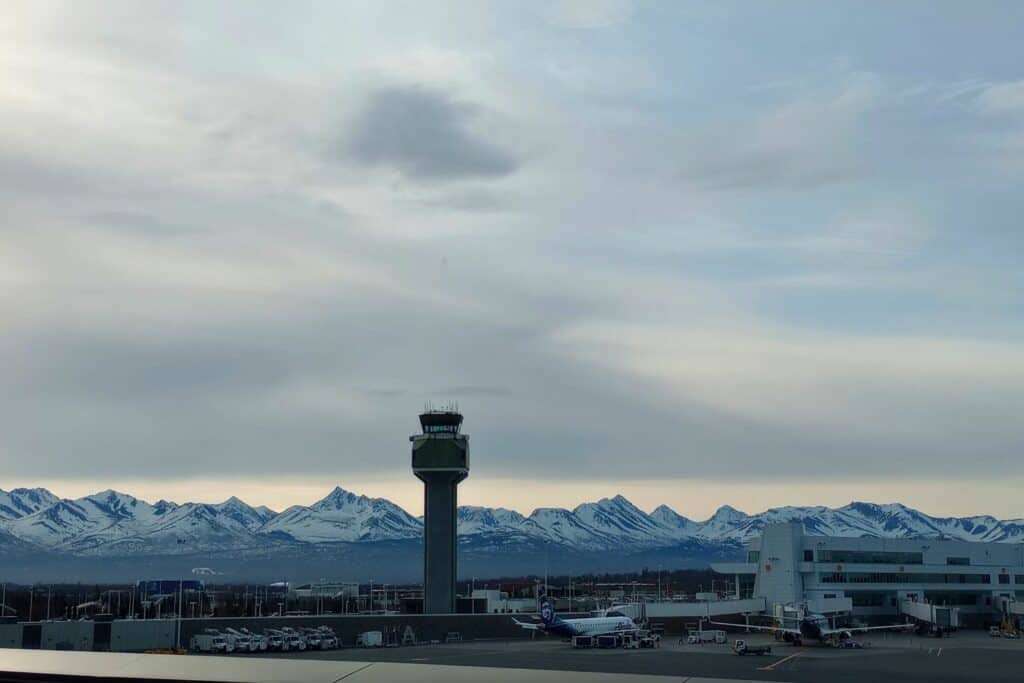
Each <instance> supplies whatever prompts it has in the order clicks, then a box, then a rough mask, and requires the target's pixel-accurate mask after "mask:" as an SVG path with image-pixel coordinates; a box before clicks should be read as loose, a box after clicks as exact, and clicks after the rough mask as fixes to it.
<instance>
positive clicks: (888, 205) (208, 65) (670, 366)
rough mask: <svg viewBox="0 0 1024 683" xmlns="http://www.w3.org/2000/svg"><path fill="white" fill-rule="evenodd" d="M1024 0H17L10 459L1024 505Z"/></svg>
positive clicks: (298, 498)
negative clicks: (431, 461)
mask: <svg viewBox="0 0 1024 683" xmlns="http://www.w3.org/2000/svg"><path fill="white" fill-rule="evenodd" d="M1022 25H1024V5H1022V4H1020V3H1016V2H1005V3H987V2H980V3H961V2H953V3H936V2H919V3H915V2H901V3H887V2H878V3H873V4H872V3H862V2H856V3H839V2H829V3H818V2H814V3H806V4H805V3H799V2H774V3H751V2H741V3H729V2H720V1H717V0H716V1H715V2H709V3H706V4H699V3H673V2H657V3H650V4H647V3H633V2H628V1H627V0H593V1H592V2H560V3H559V2H554V3H547V2H545V3H540V2H538V3H524V2H518V1H517V2H512V1H509V2H499V3H488V2H479V1H476V0H473V1H471V2H470V1H467V2H450V3H441V2H429V3H428V2H407V3H391V2H379V1H375V2H366V3H351V2H350V3H338V2H328V3H306V2H301V3H281V2H252V1H247V2H237V3H210V2H195V3H193V2H183V1H182V0H174V1H173V2H166V3H158V2H143V3H140V2H135V1H131V2H125V3H117V4H112V3H102V2H66V3H50V2H36V1H32V2H24V3H16V2H8V3H5V5H4V11H3V13H2V14H0V73H2V78H0V207H2V209H0V215H2V217H3V220H2V224H0V230H2V240H0V325H2V329H3V334H2V335H0V377H2V378H3V379H2V382H0V415H2V417H0V488H7V489H9V488H11V487H12V486H15V485H43V486H48V487H50V488H52V489H53V490H54V491H55V492H56V493H58V494H61V495H68V496H70V495H81V494H83V493H87V492H90V491H94V490H97V489H100V488H106V487H108V486H113V487H115V488H121V489H124V490H127V491H128V492H129V493H134V494H136V495H140V496H142V497H147V498H150V499H154V498H159V497H169V498H176V499H178V500H185V499H196V498H200V499H206V500H221V499H223V498H226V497H227V496H229V495H231V494H238V495H241V496H243V497H244V498H246V499H247V500H249V501H250V502H252V503H265V504H268V505H271V506H272V507H278V508H280V507H284V506H286V505H288V504H291V503H296V502H302V503H309V502H312V501H313V500H315V499H316V498H318V497H320V496H322V495H323V494H325V493H326V492H327V491H328V490H330V489H331V488H332V487H333V486H334V485H336V484H340V485H342V486H344V487H346V488H349V489H351V490H355V491H357V492H365V493H371V494H376V495H386V496H388V497H390V498H392V499H393V500H395V501H396V502H399V503H401V504H403V505H405V506H406V507H408V508H409V509H410V510H411V511H414V512H415V511H417V510H418V509H419V507H420V505H421V501H420V499H419V497H420V493H419V484H418V482H416V480H415V479H413V478H412V476H411V474H410V472H409V470H408V466H409V443H408V440H407V437H408V435H409V434H411V433H413V432H414V431H417V427H418V425H417V423H416V413H417V412H418V411H419V410H420V409H421V408H422V407H423V404H424V402H425V401H427V400H432V401H434V402H435V403H443V402H445V401H447V400H457V401H458V402H459V405H460V406H461V408H462V410H463V412H464V413H465V415H466V422H465V428H466V431H468V432H469V433H470V434H471V435H472V438H471V443H472V467H473V470H472V473H471V477H470V479H469V480H468V481H467V482H466V483H465V484H463V486H462V489H461V494H462V500H463V501H464V502H472V503H480V504H489V505H497V504H501V505H504V506H506V507H512V508H516V509H520V510H522V511H524V512H528V511H529V510H530V509H532V508H533V507H534V506H536V505H560V506H571V505H574V504H576V503H579V502H581V501H583V500H588V499H595V498H597V497H600V496H603V495H613V494H615V493H619V492H623V493H625V494H626V495H628V496H629V497H630V498H631V499H633V500H634V501H635V502H636V503H637V504H638V505H640V506H641V507H643V508H645V509H651V508H653V507H654V506H656V505H657V504H659V503H663V502H664V503H668V504H669V505H671V506H672V507H674V508H675V509H677V510H678V511H679V512H680V513H683V514H687V515H691V516H695V517H701V516H706V515H707V514H709V513H710V512H711V511H712V510H713V509H714V508H715V507H717V506H718V505H719V504H723V503H729V504H732V505H734V506H736V507H738V508H742V509H746V510H747V511H749V512H755V511H757V510H758V509H763V508H764V507H766V506H768V505H777V504H787V503H789V504H812V503H815V504H817V503H825V504H843V503H846V502H849V501H850V500H855V499H856V500H870V501H877V502H889V501H895V500H899V501H901V502H905V503H907V504H911V505H919V506H922V507H923V508H924V509H925V510H926V511H927V512H931V513H933V514H967V513H992V514H996V515H1000V516H1003V517H1021V516H1024V507H1022V506H1021V497H1020V491H1021V490H1022V486H1024V458H1022V455H1024V345H1022V342H1024V270H1022V268H1021V257H1022V255H1024V225H1022V215H1024V197H1022V192H1021V188H1022V187H1024V42H1022V41H1021V34H1020V30H1021V26H1022Z"/></svg>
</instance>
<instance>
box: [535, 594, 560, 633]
mask: <svg viewBox="0 0 1024 683" xmlns="http://www.w3.org/2000/svg"><path fill="white" fill-rule="evenodd" d="M538 600H539V602H540V618H541V621H543V622H544V625H545V626H551V625H552V624H554V623H555V622H556V621H557V620H558V617H556V616H555V608H554V607H553V606H552V605H551V599H550V598H548V595H547V593H545V592H544V591H541V592H540V595H539V596H538Z"/></svg>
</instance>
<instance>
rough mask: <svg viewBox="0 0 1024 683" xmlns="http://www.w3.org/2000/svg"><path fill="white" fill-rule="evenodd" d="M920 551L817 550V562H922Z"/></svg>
mask: <svg viewBox="0 0 1024 683" xmlns="http://www.w3.org/2000/svg"><path fill="white" fill-rule="evenodd" d="M923 561H924V558H923V556H922V554H921V553H899V552H886V551H883V550H819V551H818V562H835V563H836V564H923Z"/></svg>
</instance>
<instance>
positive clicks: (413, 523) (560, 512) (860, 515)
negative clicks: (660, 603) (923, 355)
mask: <svg viewBox="0 0 1024 683" xmlns="http://www.w3.org/2000/svg"><path fill="white" fill-rule="evenodd" d="M794 520H796V521H801V522H802V523H803V524H804V527H805V528H806V529H807V531H808V533H811V534H822V535H835V536H853V537H863V536H867V537H881V538H937V537H946V538H951V539H956V540H968V541H997V542H1008V543H1022V542H1024V519H1011V520H999V519H996V518H995V517H992V516H990V515H975V516H971V517H933V516H930V515H927V514H925V513H923V512H920V511H918V510H915V509H913V508H910V507H907V506H905V505H903V504H901V503H883V504H879V503H867V502H863V501H853V502H851V503H849V504H848V505H845V506H843V507H839V508H829V507H825V506H784V507H778V508H770V509H768V510H765V511H764V512H760V513H756V514H753V515H751V514H747V513H745V512H741V511H739V510H737V509H735V508H733V507H731V506H728V505H723V506H721V507H719V508H718V509H717V510H716V511H715V513H714V514H713V515H711V516H710V517H709V518H708V519H706V520H691V519H689V518H687V517H685V516H683V515H680V514H679V513H677V512H676V511H675V510H673V509H672V508H670V507H668V506H667V505H659V506H658V507H656V508H655V509H654V510H652V511H651V512H650V513H647V512H644V511H643V510H641V509H640V508H638V507H637V506H636V505H634V504H633V503H632V502H630V501H629V500H628V499H627V498H625V497H624V496H622V495H617V496H613V497H610V498H601V499H599V500H597V501H594V502H588V503H581V504H580V505H577V506H576V507H574V508H572V509H571V510H569V509H566V508H552V507H542V508H537V509H535V510H534V511H533V512H531V513H530V514H529V515H523V514H522V513H519V512H517V511H515V510H508V509H505V508H488V507H483V506H462V507H460V508H459V534H460V545H461V546H464V547H472V548H473V549H474V550H475V551H476V552H487V551H488V549H492V550H494V549H497V548H501V549H504V551H507V549H508V548H509V546H510V545H515V544H516V543H520V544H532V545H534V546H536V545H540V544H543V545H544V546H546V547H551V546H554V547H560V548H564V549H568V550H573V551H587V552H590V551H603V550H611V549H618V550H623V549H625V550H628V551H632V552H643V551H652V550H659V549H666V548H673V547H682V546H686V545H687V544H699V545H700V546H701V547H702V548H712V549H715V548H717V549H725V550H731V551H734V552H735V551H737V549H738V548H740V547H741V546H742V545H743V543H745V542H746V541H747V540H749V539H750V538H751V537H753V536H756V535H757V534H759V533H760V531H761V529H763V528H764V525H765V524H766V523H770V522H779V521H794ZM422 524H423V522H422V519H421V518H417V517H414V516H412V515H410V514H409V513H408V512H406V511H405V510H403V509H402V508H401V507H400V506H398V505H396V504H395V503H393V502H391V501H389V500H387V499H386V498H372V497H368V496H364V495H359V494H356V493H353V492H350V491H347V490H345V489H343V488H342V487H340V486H337V487H335V488H334V489H333V490H332V491H331V492H330V493H328V494H327V495H326V496H325V497H324V498H322V499H320V500H318V501H316V502H314V503H313V504H311V505H308V506H305V505H293V506H291V507H289V508H287V509H285V510H283V511H281V512H274V511H273V510H270V509H269V508H266V507H265V506H257V507H254V506H251V505H249V504H248V503H245V502H244V501H243V500H241V499H239V498H237V497H236V496H231V497H229V498H228V499H227V500H225V501H223V502H221V503H193V502H186V503H182V504H178V503H172V502H168V501H166V500H162V499H161V500H158V501H157V502H156V503H153V504H150V503H148V502H146V501H143V500H140V499H137V498H135V497H134V496H131V495H129V494H126V493H121V492H118V491H114V490H112V489H107V490H104V491H100V492H97V493H94V494H91V495H88V496H83V497H81V498H76V499H67V498H59V497H57V496H56V495H54V494H53V493H52V492H50V491H48V490H46V489H44V488H34V489H14V490H12V491H4V490H2V489H0V547H2V546H11V547H13V546H14V545H15V544H17V545H18V547H19V548H21V549H22V550H24V549H25V548H36V549H38V550H41V551H46V552H52V553H65V554H71V555H81V556H89V555H95V556H117V555H132V554H142V553H145V554H158V555H161V554H164V555H174V554H185V553H190V552H213V551H260V552H272V551H273V550H274V549H277V548H282V547H292V546H310V545H313V546H316V545H323V544H345V543H366V542H373V541H402V540H414V539H418V538H420V537H421V536H422Z"/></svg>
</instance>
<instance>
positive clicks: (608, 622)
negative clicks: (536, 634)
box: [544, 617, 637, 637]
mask: <svg viewBox="0 0 1024 683" xmlns="http://www.w3.org/2000/svg"><path fill="white" fill-rule="evenodd" d="M636 628H637V626H636V624H635V623H633V620H632V619H630V618H629V617H590V618H586V619H558V620H557V621H555V623H552V624H545V625H544V630H545V631H547V632H548V633H557V634H558V635H561V636H566V637H572V636H584V635H592V634H597V633H612V632H614V631H631V630H635V629H636Z"/></svg>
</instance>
